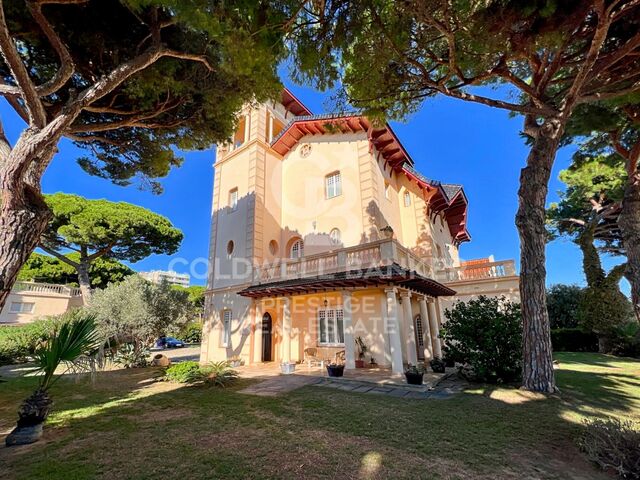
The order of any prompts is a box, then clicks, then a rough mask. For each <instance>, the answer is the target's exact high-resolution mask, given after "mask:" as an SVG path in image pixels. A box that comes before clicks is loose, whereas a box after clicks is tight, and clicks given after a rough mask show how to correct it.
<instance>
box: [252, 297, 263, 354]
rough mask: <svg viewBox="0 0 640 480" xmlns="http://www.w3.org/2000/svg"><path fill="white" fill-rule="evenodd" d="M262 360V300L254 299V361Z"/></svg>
mask: <svg viewBox="0 0 640 480" xmlns="http://www.w3.org/2000/svg"><path fill="white" fill-rule="evenodd" d="M261 361H262V301H260V300H254V301H253V363H260V362H261Z"/></svg>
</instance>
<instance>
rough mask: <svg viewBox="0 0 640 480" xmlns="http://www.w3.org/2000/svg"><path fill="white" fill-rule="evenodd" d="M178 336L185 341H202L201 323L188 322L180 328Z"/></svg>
mask: <svg viewBox="0 0 640 480" xmlns="http://www.w3.org/2000/svg"><path fill="white" fill-rule="evenodd" d="M178 338H179V339H180V340H182V341H183V342H186V343H200V342H201V341H202V324H200V323H196V322H192V323H188V324H187V325H185V326H184V328H182V330H180V333H178Z"/></svg>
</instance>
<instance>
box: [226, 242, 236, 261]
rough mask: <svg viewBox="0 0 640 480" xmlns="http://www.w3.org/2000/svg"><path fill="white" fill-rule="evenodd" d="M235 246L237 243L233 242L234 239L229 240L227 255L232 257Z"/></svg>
mask: <svg viewBox="0 0 640 480" xmlns="http://www.w3.org/2000/svg"><path fill="white" fill-rule="evenodd" d="M234 247H235V245H234V243H233V240H229V243H227V256H228V257H229V258H231V255H233V249H234Z"/></svg>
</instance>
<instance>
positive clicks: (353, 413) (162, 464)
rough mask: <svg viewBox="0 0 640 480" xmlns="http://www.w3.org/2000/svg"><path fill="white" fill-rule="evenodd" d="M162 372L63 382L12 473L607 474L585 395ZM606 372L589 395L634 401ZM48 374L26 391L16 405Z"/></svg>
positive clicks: (1, 452)
mask: <svg viewBox="0 0 640 480" xmlns="http://www.w3.org/2000/svg"><path fill="white" fill-rule="evenodd" d="M157 373H158V372H157V371H154V370H152V369H139V370H129V371H119V372H103V373H100V374H98V375H97V378H96V380H95V382H93V383H91V382H88V381H86V379H85V380H84V381H83V380H80V381H78V382H77V383H76V382H74V381H72V380H71V379H64V380H61V381H60V382H59V383H58V384H57V385H56V387H55V389H54V391H53V392H52V393H53V398H54V401H55V402H56V403H55V407H54V409H55V410H54V412H55V413H54V414H53V415H52V418H51V422H50V424H49V425H47V427H46V428H45V436H44V440H43V441H42V442H40V443H37V444H34V445H31V446H26V447H17V448H12V449H6V448H4V447H0V463H3V464H4V465H6V466H7V468H8V469H4V468H3V469H0V478H2V477H3V475H9V476H6V477H5V478H12V479H13V478H15V479H21V478H25V479H26V478H30V479H31V478H47V479H57V478H60V479H64V480H70V479H73V478H79V479H80V478H82V479H85V478H107V477H108V478H136V479H146V478H149V479H151V478H154V479H157V478H158V477H162V478H164V479H170V478H180V479H184V478H219V479H227V478H232V479H236V478H238V479H240V478H334V477H340V478H437V477H443V478H514V479H516V478H522V477H531V478H572V477H573V478H578V477H581V478H606V477H604V476H602V475H601V474H600V473H599V472H597V471H596V470H595V469H593V468H592V467H591V466H590V465H589V464H588V463H587V462H586V460H584V459H583V458H582V456H581V455H580V454H579V452H578V451H577V449H576V447H575V444H574V439H575V437H576V435H577V434H578V433H579V432H580V429H581V428H582V426H581V425H580V423H579V422H578V421H575V422H574V421H570V420H569V419H568V418H567V412H578V413H579V412H582V410H583V407H581V406H580V405H575V403H576V399H575V398H574V397H573V396H569V398H568V399H567V398H564V397H562V398H559V397H555V398H554V397H552V398H545V397H543V396H540V395H532V394H529V393H527V392H521V391H519V390H509V389H501V388H496V387H490V386H478V387H477V388H476V389H475V390H474V392H473V393H471V392H468V393H464V394H459V395H457V396H454V397H452V398H450V399H448V400H405V399H395V398H391V397H388V396H378V395H371V394H355V393H350V392H343V391H337V390H336V389H327V388H320V387H305V388H303V389H300V390H297V391H294V392H291V393H290V394H287V395H283V396H281V397H275V398H269V397H257V396H251V395H245V394H240V393H238V390H240V389H242V388H244V387H246V386H247V384H248V382H246V381H243V382H241V383H240V384H239V385H237V386H236V387H233V388H230V389H225V390H222V389H215V388H206V387H199V386H190V387H185V386H178V385H172V384H168V383H165V382H162V383H157V382H154V377H155V375H157ZM571 374H572V375H577V376H576V377H574V378H575V380H576V382H578V383H579V382H580V381H583V382H584V381H585V378H584V377H583V376H582V375H585V373H584V372H573V371H572V372H571ZM592 375H593V374H592ZM597 376H602V377H605V378H597V379H595V380H592V381H591V382H590V384H589V388H588V389H587V390H586V391H595V392H598V391H599V392H602V394H603V395H608V396H613V397H615V398H614V399H613V400H611V401H605V402H603V403H601V408H603V409H604V410H605V411H607V410H608V409H615V410H617V411H619V410H621V406H622V407H624V408H627V409H629V408H631V402H630V399H629V397H628V395H626V394H619V392H617V391H615V385H616V382H617V381H618V380H615V379H608V378H606V375H604V374H601V375H597ZM10 383H11V382H10ZM34 384H35V383H33V384H29V381H26V382H25V383H23V384H21V385H17V384H16V385H15V386H14V387H13V392H12V394H11V396H10V398H8V399H7V400H8V401H9V403H13V405H9V408H12V409H13V412H15V409H17V406H18V404H19V400H20V399H21V398H24V397H25V396H26V395H28V393H29V392H30V389H31V388H32V387H33V385H34ZM579 391H580V392H582V391H583V390H579ZM0 395H1V394H0ZM563 395H564V393H563ZM3 401H4V399H3ZM14 415H15V414H14ZM2 471H4V472H10V473H9V474H7V473H3V472H2Z"/></svg>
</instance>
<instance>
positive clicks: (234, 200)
mask: <svg viewBox="0 0 640 480" xmlns="http://www.w3.org/2000/svg"><path fill="white" fill-rule="evenodd" d="M229 208H231V211H235V210H236V209H237V208H238V189H237V188H234V189H232V190H229Z"/></svg>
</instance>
